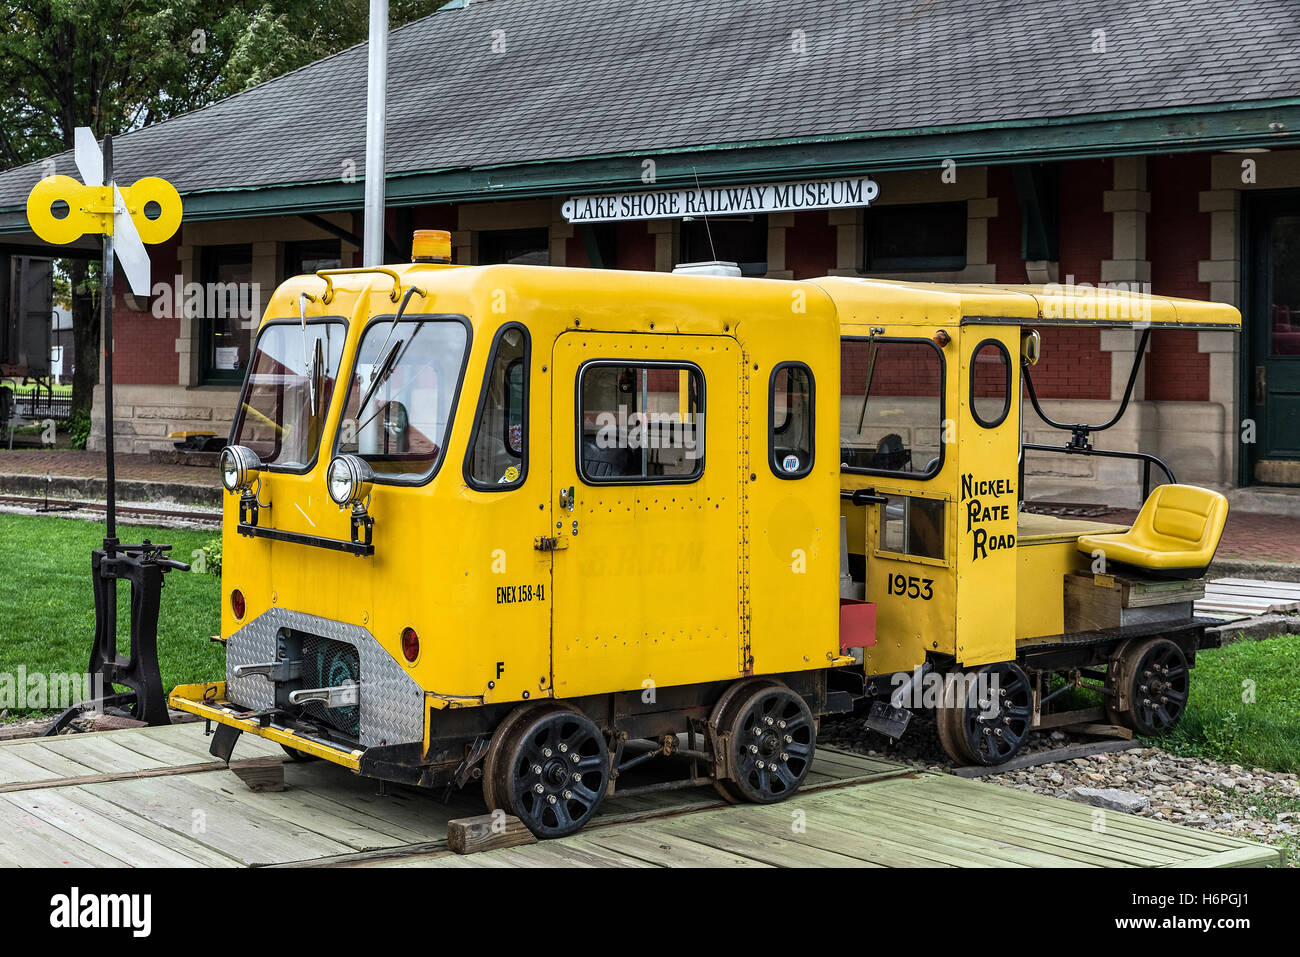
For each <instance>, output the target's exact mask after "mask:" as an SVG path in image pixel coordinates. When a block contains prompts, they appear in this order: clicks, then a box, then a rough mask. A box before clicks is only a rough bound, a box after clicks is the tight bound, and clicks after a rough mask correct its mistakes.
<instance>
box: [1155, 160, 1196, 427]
mask: <svg viewBox="0 0 1300 957" xmlns="http://www.w3.org/2000/svg"><path fill="white" fill-rule="evenodd" d="M1147 164H1148V165H1147V182H1148V184H1149V188H1150V190H1151V213H1150V215H1149V216H1148V217H1147V256H1148V258H1149V259H1150V260H1151V291H1152V292H1153V293H1155V294H1156V295H1160V296H1180V297H1183V298H1187V299H1208V298H1210V285H1209V283H1204V282H1199V281H1198V280H1197V278H1196V273H1197V263H1198V262H1199V261H1200V260H1203V259H1210V258H1211V255H1210V215H1209V213H1202V212H1201V211H1200V208H1199V204H1198V195H1199V193H1200V192H1201V191H1202V190H1208V189H1209V188H1210V157H1209V155H1208V154H1205V153H1194V154H1178V155H1173V156H1152V157H1151V158H1149V159H1148V160H1147ZM1196 347H1197V334H1196V333H1195V332H1191V331H1173V330H1155V331H1153V332H1152V333H1151V347H1150V351H1149V352H1148V353H1147V358H1146V370H1145V373H1146V397H1147V398H1148V399H1161V400H1169V401H1183V402H1205V401H1208V400H1209V398H1210V356H1209V353H1206V352H1198V351H1197V348H1196Z"/></svg>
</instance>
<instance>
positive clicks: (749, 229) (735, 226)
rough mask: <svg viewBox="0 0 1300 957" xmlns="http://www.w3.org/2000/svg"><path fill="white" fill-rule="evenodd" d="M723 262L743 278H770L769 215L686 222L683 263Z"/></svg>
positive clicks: (682, 244)
mask: <svg viewBox="0 0 1300 957" xmlns="http://www.w3.org/2000/svg"><path fill="white" fill-rule="evenodd" d="M714 260H720V261H721V262H733V263H738V264H739V265H740V274H741V275H742V276H766V275H767V216H709V217H707V218H706V217H703V216H701V217H697V218H693V219H684V220H682V229H681V252H680V255H679V257H678V261H679V262H684V263H702V262H713V261H714Z"/></svg>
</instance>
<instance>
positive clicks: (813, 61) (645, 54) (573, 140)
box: [0, 0, 1300, 208]
mask: <svg viewBox="0 0 1300 957" xmlns="http://www.w3.org/2000/svg"><path fill="white" fill-rule="evenodd" d="M497 31H500V32H497ZM1098 31H1104V45H1105V52H1104V53H1097V52H1093V49H1094V46H1095V45H1099V42H1100V40H1101V39H1102V34H1100V33H1098ZM800 41H801V42H802V45H803V46H804V48H805V49H804V52H796V49H795V48H796V46H798V45H799V42H800ZM502 43H504V52H493V48H494V44H495V45H496V46H497V48H500V46H501V44H502ZM1297 49H1300V3H1297V2H1296V0H1232V2H1231V3H1227V2H1221V0H1034V2H1032V3H1025V2H1022V0H816V2H811V0H808V2H799V0H649V2H647V0H563V2H554V0H478V2H472V3H470V4H469V5H468V6H467V7H465V8H463V9H446V10H443V11H440V12H438V13H435V14H433V15H432V16H429V17H426V18H425V19H423V20H420V21H417V22H415V23H412V24H409V25H407V26H405V27H403V28H401V29H398V30H395V31H393V33H392V35H391V39H390V43H389V55H390V73H389V85H388V90H389V99H388V108H389V113H388V141H387V142H388V147H387V166H388V171H389V174H390V175H393V174H401V173H408V172H417V171H435V170H445V169H455V168H466V167H484V166H493V165H497V164H516V163H530V162H538V161H553V160H561V159H566V158H576V157H590V156H594V155H600V154H622V153H633V154H637V153H647V154H649V153H655V152H667V151H671V150H673V149H679V148H686V147H699V146H704V145H710V144H737V145H738V144H747V143H753V142H754V141H773V140H781V139H787V138H806V137H834V136H837V135H844V134H856V133H865V132H872V131H890V130H915V129H918V128H932V127H951V126H954V125H960V124H997V123H1003V122H1006V123H1015V122H1018V121H1024V120H1027V119H1035V118H1043V117H1069V116H1080V115H1087V114H1102V113H1114V112H1117V111H1126V110H1152V109H1155V110H1175V109H1178V108H1182V107H1188V106H1192V105H1202V104H1226V103H1237V102H1244V101H1252V100H1272V99H1279V98H1288V97H1294V96H1297V95H1300V59H1297V57H1295V56H1294V51H1296V50H1297ZM366 55H367V51H366V46H365V45H364V44H363V45H361V46H357V47H353V48H351V49H349V50H345V51H343V52H342V53H339V54H336V55H334V56H331V57H328V58H326V59H324V60H320V61H318V62H316V63H313V64H311V65H310V66H307V67H304V68H302V69H300V70H297V71H295V72H293V73H290V74H287V75H286V76H283V77H280V78H278V79H275V80H271V81H269V82H267V83H264V84H262V85H260V86H258V87H255V88H253V89H251V90H247V91H245V92H243V93H240V94H238V95H236V96H232V97H230V98H229V99H226V100H223V101H221V102H218V103H215V104H213V105H211V106H209V107H207V108H205V109H202V110H198V111H196V112H194V113H190V114H187V115H185V116H181V117H177V118H175V119H172V120H169V121H167V122H164V123H160V124H157V125H155V126H152V127H148V128H145V129H142V130H139V131H137V132H134V133H131V134H128V135H126V136H124V137H121V138H119V139H118V140H117V141H116V144H115V152H116V156H117V168H118V171H119V175H118V177H117V178H118V180H119V181H121V182H128V183H129V182H131V181H132V180H133V179H134V178H136V177H138V176H143V175H146V174H152V175H162V176H166V177H168V178H169V179H171V180H172V181H173V182H174V183H175V184H176V185H177V186H178V188H179V189H180V190H181V192H182V193H185V194H192V193H196V192H206V191H229V190H237V189H247V188H255V187H258V186H264V185H270V184H307V183H329V182H338V181H339V179H340V177H341V175H342V173H343V172H344V168H345V167H344V164H345V163H349V162H350V163H354V164H355V168H356V171H357V173H358V175H361V174H363V173H364V157H365V112H366V105H365V104H366V95H365V88H366ZM58 168H59V171H60V172H66V173H69V174H71V175H75V170H74V169H73V166H72V163H71V157H70V155H66V154H65V155H64V156H62V157H60V158H59V160H58ZM39 175H41V170H40V167H39V166H38V165H36V164H33V165H31V166H27V167H23V168H19V169H16V170H11V171H9V172H7V173H4V174H0V208H4V207H12V206H16V205H20V204H21V203H23V202H24V200H25V196H26V193H27V191H28V190H29V189H30V188H31V186H32V185H33V184H34V182H35V180H36V178H37V177H38V176H39Z"/></svg>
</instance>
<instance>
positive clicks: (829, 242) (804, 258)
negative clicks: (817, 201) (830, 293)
mask: <svg viewBox="0 0 1300 957" xmlns="http://www.w3.org/2000/svg"><path fill="white" fill-rule="evenodd" d="M835 245H836V229H835V227H834V226H832V225H831V224H830V221H829V217H828V216H827V214H826V212H825V211H821V212H808V213H795V214H794V225H793V226H791V227H790V228H789V229H787V230H786V231H785V268H786V269H788V270H790V272H791V273H793V278H795V279H813V278H816V277H819V276H825V275H826V274H827V273H829V272H830V271H831V270H832V269H834V268H835Z"/></svg>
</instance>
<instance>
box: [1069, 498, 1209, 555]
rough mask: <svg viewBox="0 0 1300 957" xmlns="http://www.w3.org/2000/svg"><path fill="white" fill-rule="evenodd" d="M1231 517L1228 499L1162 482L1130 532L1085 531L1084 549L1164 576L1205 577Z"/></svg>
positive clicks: (1082, 545) (1145, 503) (1082, 542)
mask: <svg viewBox="0 0 1300 957" xmlns="http://www.w3.org/2000/svg"><path fill="white" fill-rule="evenodd" d="M1227 520H1228V500H1227V499H1226V498H1224V497H1223V496H1222V495H1220V494H1219V493H1218V492H1212V491H1210V490H1209V489H1207V488H1198V487H1197V486H1195V485H1161V486H1160V487H1158V488H1157V489H1156V490H1155V491H1153V492H1152V493H1151V495H1150V496H1149V497H1148V498H1147V500H1146V502H1144V503H1143V505H1142V511H1140V512H1138V515H1137V518H1136V519H1134V520H1133V526H1132V527H1131V528H1130V529H1129V530H1128V531H1127V532H1119V533H1113V534H1109V535H1080V536H1079V546H1078V547H1079V551H1081V552H1087V553H1089V554H1092V553H1094V552H1097V551H1100V552H1101V553H1102V554H1103V555H1104V556H1105V558H1106V561H1107V563H1110V562H1119V563H1120V564H1122V565H1130V566H1132V567H1133V568H1137V569H1141V570H1142V571H1144V572H1146V573H1148V574H1150V575H1154V576H1156V577H1158V578H1201V577H1202V576H1204V575H1205V570H1206V569H1207V568H1209V567H1210V562H1211V561H1213V559H1214V552H1215V550H1216V549H1218V547H1219V538H1220V537H1221V536H1222V535H1223V526H1224V523H1225V522H1226V521H1227Z"/></svg>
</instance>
